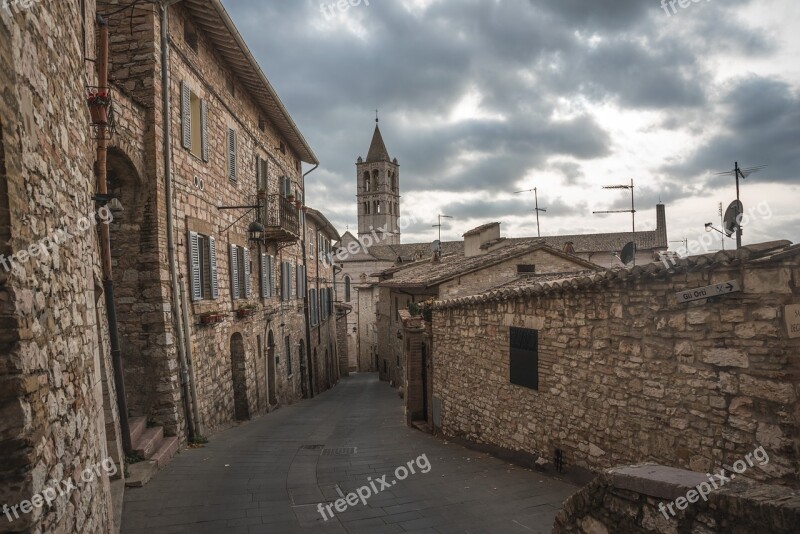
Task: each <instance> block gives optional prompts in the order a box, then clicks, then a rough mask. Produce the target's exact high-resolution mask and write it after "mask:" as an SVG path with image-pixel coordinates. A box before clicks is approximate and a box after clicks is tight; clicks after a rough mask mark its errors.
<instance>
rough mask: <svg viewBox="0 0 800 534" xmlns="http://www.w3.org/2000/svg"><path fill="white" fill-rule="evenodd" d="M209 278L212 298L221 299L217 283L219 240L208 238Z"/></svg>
mask: <svg viewBox="0 0 800 534" xmlns="http://www.w3.org/2000/svg"><path fill="white" fill-rule="evenodd" d="M208 259H209V278H210V279H211V298H212V299H214V300H216V299H218V298H219V284H218V283H217V240H216V239H214V238H213V237H209V238H208Z"/></svg>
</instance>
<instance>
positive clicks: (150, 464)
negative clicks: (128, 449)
mask: <svg viewBox="0 0 800 534" xmlns="http://www.w3.org/2000/svg"><path fill="white" fill-rule="evenodd" d="M128 424H129V425H130V429H131V442H132V444H133V452H134V453H136V454H137V455H138V456H140V457H142V458H143V459H144V461H142V462H139V463H135V464H131V465H129V466H128V477H127V478H126V479H125V485H126V486H127V487H129V488H141V487H142V486H144V485H145V484H147V483H148V482H149V481H150V479H151V478H153V476H154V475H155V474H156V473H157V472H158V470H159V469H163V468H164V467H165V466H166V465H167V464H168V463H169V461H170V460H171V459H172V457H173V456H175V454H176V453H177V452H178V449H180V445H181V443H180V440H179V439H178V438H177V437H174V436H166V437H165V436H164V429H163V428H162V427H160V426H154V427H149V428H148V426H147V418H146V417H132V418H131V419H129V421H128Z"/></svg>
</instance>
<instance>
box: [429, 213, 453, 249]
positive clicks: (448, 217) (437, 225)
mask: <svg viewBox="0 0 800 534" xmlns="http://www.w3.org/2000/svg"><path fill="white" fill-rule="evenodd" d="M442 219H452V217H451V216H450V215H442V214H439V224H434V225H433V227H434V228H438V229H439V244H440V246H441V243H442Z"/></svg>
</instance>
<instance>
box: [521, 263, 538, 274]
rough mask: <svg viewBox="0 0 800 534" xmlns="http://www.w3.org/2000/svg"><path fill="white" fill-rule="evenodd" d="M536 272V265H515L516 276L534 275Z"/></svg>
mask: <svg viewBox="0 0 800 534" xmlns="http://www.w3.org/2000/svg"><path fill="white" fill-rule="evenodd" d="M535 272H536V265H531V264H528V265H517V274H534V273H535Z"/></svg>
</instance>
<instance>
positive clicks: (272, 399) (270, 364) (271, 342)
mask: <svg viewBox="0 0 800 534" xmlns="http://www.w3.org/2000/svg"><path fill="white" fill-rule="evenodd" d="M267 395H268V398H269V405H270V406H275V405H277V404H278V395H277V391H275V336H274V335H273V333H272V330H270V331H269V334H267Z"/></svg>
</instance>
